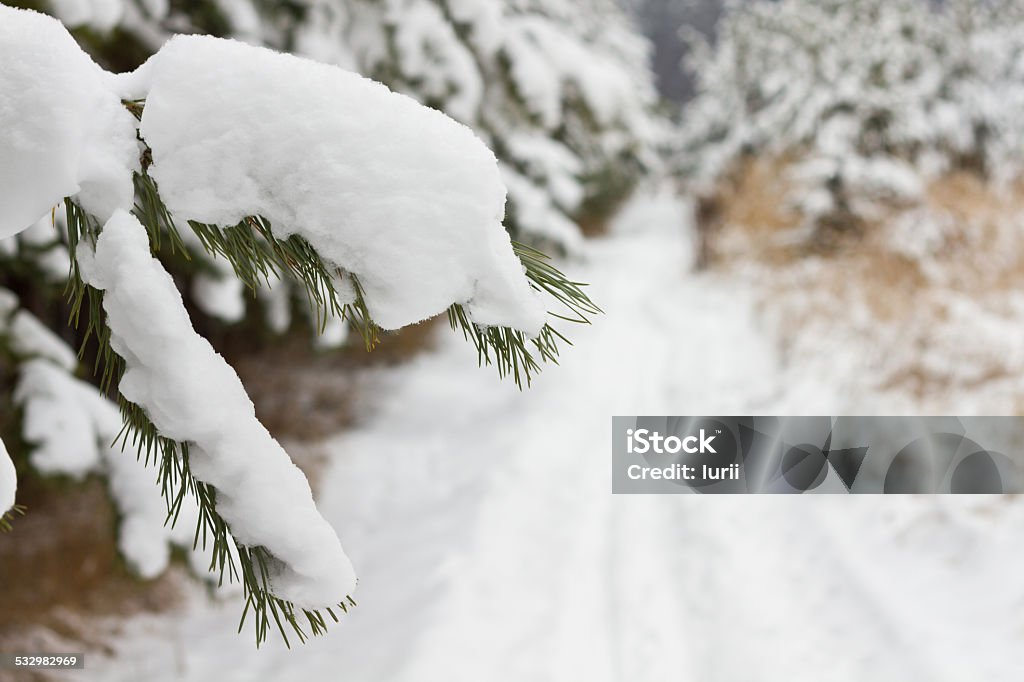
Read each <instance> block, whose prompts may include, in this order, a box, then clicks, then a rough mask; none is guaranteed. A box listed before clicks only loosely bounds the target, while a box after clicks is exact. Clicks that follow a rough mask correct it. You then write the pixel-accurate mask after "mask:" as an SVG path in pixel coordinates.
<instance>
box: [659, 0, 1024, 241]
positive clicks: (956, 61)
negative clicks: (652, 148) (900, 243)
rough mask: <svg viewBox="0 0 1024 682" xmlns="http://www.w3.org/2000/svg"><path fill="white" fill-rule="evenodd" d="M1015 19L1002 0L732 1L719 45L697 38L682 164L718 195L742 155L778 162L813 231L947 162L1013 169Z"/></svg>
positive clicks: (861, 213) (883, 203)
mask: <svg viewBox="0 0 1024 682" xmlns="http://www.w3.org/2000/svg"><path fill="white" fill-rule="evenodd" d="M1022 26H1024V23H1022V21H1021V10H1020V9H1019V7H1018V5H1017V3H1007V2H993V3H975V2H949V3H941V4H936V3H929V2H926V1H925V0H897V1H891V0H854V1H851V2H841V1H839V0H835V1H833V0H782V1H780V2H767V1H763V0H759V1H757V2H750V3H732V4H731V5H730V6H729V8H728V11H727V13H726V15H725V17H724V18H723V20H722V22H721V23H720V25H719V30H718V39H717V42H716V43H715V44H714V45H711V44H709V43H708V42H707V41H705V40H703V39H702V38H700V37H695V38H694V39H693V40H694V44H695V46H694V54H693V59H692V62H691V68H692V69H693V71H694V73H695V74H696V77H697V78H698V95H697V98H696V99H695V101H694V102H693V103H692V104H691V106H690V107H689V109H688V111H687V116H686V121H685V125H684V135H683V139H682V143H681V145H680V148H679V154H678V159H679V162H678V167H679V168H680V169H681V173H682V175H683V176H684V177H685V178H686V180H687V182H688V183H689V184H690V186H691V187H692V188H693V189H694V190H695V191H696V192H697V193H698V194H702V195H704V196H713V195H714V194H715V193H716V192H717V191H718V189H719V188H720V187H721V186H722V185H723V184H727V183H728V178H729V177H730V175H731V174H732V173H734V172H735V171H736V169H737V168H738V166H739V165H741V164H742V163H743V161H744V159H749V158H752V157H761V158H766V157H767V158H775V159H783V160H784V161H785V165H786V167H787V170H788V177H787V179H788V181H789V182H790V184H791V185H792V187H793V191H792V194H791V196H788V197H785V198H784V199H785V200H786V202H788V203H789V204H792V205H793V207H794V208H795V209H796V210H797V211H798V212H799V213H800V214H801V215H803V216H804V218H805V220H806V228H807V229H806V230H805V233H806V234H807V235H810V237H811V238H812V240H814V241H815V242H821V241H822V240H826V241H827V240H828V238H829V235H830V234H832V233H835V232H837V231H838V232H844V231H845V232H857V231H860V230H862V229H863V228H864V227H865V226H866V225H867V224H868V223H871V222H872V221H874V220H876V219H877V217H878V216H879V215H880V212H884V210H885V208H886V207H888V206H893V205H895V206H899V205H907V204H910V205H912V204H914V203H915V202H918V201H920V200H921V197H922V194H923V191H924V187H925V185H926V183H927V182H928V181H929V180H931V179H934V178H936V177H938V176H940V175H942V174H945V173H949V172H951V171H954V170H963V171H966V172H971V173H976V174H978V175H980V176H982V177H984V178H986V179H989V180H992V181H993V182H996V183H999V182H1005V181H1006V180H1009V179H1012V178H1015V177H1017V176H1019V174H1020V172H1021V170H1022V169H1021V167H1020V163H1019V160H1018V159H1019V154H1018V153H1017V152H1016V151H1014V150H1017V149H1019V148H1020V144H1021V142H1022V140H1024V138H1022V133H1024V126H1022V125H1021V123H1020V117H1019V115H1017V112H1018V111H1019V101H1020V100H1021V97H1022V93H1024V91H1022V89H1021V85H1020V83H1021V79H1020V75H1021V73H1020V64H1021V61H1020V55H1021V54H1022V53H1024V52H1022V50H1024V40H1022V35H1024V33H1022ZM992 93H999V96H998V97H994V96H993V94H992Z"/></svg>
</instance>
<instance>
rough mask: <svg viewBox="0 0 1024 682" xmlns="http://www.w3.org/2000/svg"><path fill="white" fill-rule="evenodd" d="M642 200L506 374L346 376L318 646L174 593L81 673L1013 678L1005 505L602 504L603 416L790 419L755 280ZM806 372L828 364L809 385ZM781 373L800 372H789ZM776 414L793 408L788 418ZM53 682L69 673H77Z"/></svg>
mask: <svg viewBox="0 0 1024 682" xmlns="http://www.w3.org/2000/svg"><path fill="white" fill-rule="evenodd" d="M683 228H684V219H683V214H682V212H681V209H680V207H679V206H678V205H676V204H674V203H672V202H668V201H664V200H654V199H648V200H647V201H646V202H641V203H639V204H637V205H635V206H634V207H633V208H632V209H631V210H630V211H629V212H627V214H626V215H625V216H624V217H623V219H622V220H620V224H619V226H618V229H617V230H616V232H615V233H614V234H613V235H612V236H611V237H608V238H606V239H604V240H600V241H596V242H593V243H592V244H590V245H589V246H588V251H589V258H588V263H587V265H586V266H583V267H581V268H580V271H579V272H577V271H574V272H573V273H572V274H573V275H574V276H578V277H579V278H581V279H583V280H586V281H591V282H593V284H594V286H593V295H594V297H595V300H597V301H598V303H599V305H601V306H602V308H604V310H605V312H606V315H605V316H604V317H603V318H601V319H599V320H598V321H597V324H595V325H594V326H593V327H591V328H587V329H571V330H569V331H570V332H571V333H572V334H571V336H572V338H573V339H574V340H576V347H575V348H571V349H567V351H566V354H565V360H564V363H563V364H562V366H560V367H557V368H551V369H549V370H548V371H546V372H545V373H544V374H543V375H542V376H541V377H540V379H539V380H538V381H537V382H536V384H535V385H534V387H533V388H532V389H530V390H529V391H525V392H523V393H520V392H519V391H517V390H516V389H515V387H514V386H513V385H512V384H511V382H500V383H499V382H498V380H497V378H496V377H495V376H493V372H492V371H491V370H488V369H483V370H478V369H477V368H476V366H475V355H474V352H473V350H472V348H471V347H468V346H467V344H465V343H463V342H462V341H461V339H458V338H454V337H453V336H452V335H450V334H444V333H442V334H441V335H440V341H439V346H438V348H437V350H436V351H434V352H431V353H428V354H425V355H423V356H420V357H419V358H417V359H416V360H414V361H412V362H411V363H410V364H407V365H405V366H402V367H400V368H396V369H386V370H374V371H373V372H372V373H370V374H368V375H367V377H366V378H365V381H364V382H363V383H364V386H365V387H366V390H365V391H364V393H366V394H371V395H373V396H374V397H373V398H370V399H368V400H367V401H364V404H363V406H362V408H361V409H362V415H363V419H362V420H361V422H360V423H361V425H360V426H359V427H358V428H356V429H355V430H353V431H350V432H347V433H345V434H343V435H340V436H338V437H337V438H336V439H334V440H332V441H331V442H329V443H328V444H327V445H326V447H327V448H328V450H329V451H330V452H331V453H332V455H333V456H334V457H333V460H332V463H331V464H330V466H329V467H328V468H327V470H326V472H325V474H324V476H323V477H322V479H321V481H320V483H319V486H318V488H319V491H320V500H319V504H320V509H321V511H322V512H323V513H324V514H325V516H326V517H327V518H328V520H329V521H330V522H331V523H332V524H334V526H335V528H336V529H337V530H338V532H339V534H340V536H341V538H342V540H343V542H344V543H345V546H346V549H347V550H348V551H349V553H350V555H351V557H352V559H353V561H354V562H355V564H356V567H357V570H358V571H359V574H360V576H361V582H360V587H359V591H358V593H357V595H356V597H357V600H358V601H359V607H358V608H357V609H355V611H354V612H353V614H352V615H351V616H350V617H349V618H348V619H347V620H346V621H345V622H344V624H343V625H342V626H340V627H336V628H334V629H333V630H332V632H331V633H330V635H329V636H328V637H326V638H323V639H320V640H317V641H313V642H310V643H308V644H306V645H304V646H302V647H299V648H298V649H295V650H292V651H290V652H289V651H285V649H284V648H283V647H282V646H278V645H277V644H276V643H274V642H272V643H271V644H270V645H268V646H265V647H264V649H263V650H261V651H259V652H256V651H254V650H253V643H252V637H251V636H250V635H249V634H248V633H246V634H243V635H236V634H235V627H236V625H237V617H238V613H239V603H238V602H237V600H234V599H227V600H225V601H224V602H223V603H219V604H210V603H208V602H207V601H206V600H205V598H203V597H202V595H200V594H199V589H198V588H197V589H196V595H195V596H194V598H193V599H192V600H190V602H191V606H190V608H189V609H188V611H187V612H186V613H185V614H183V615H180V616H175V617H160V618H143V619H138V620H137V622H134V623H133V627H132V628H130V629H128V632H129V633H130V634H126V639H125V640H124V642H123V643H122V644H121V652H120V655H119V656H118V657H117V658H116V659H113V660H109V661H105V662H102V663H101V662H96V663H95V664H90V668H92V670H91V671H90V670H87V671H85V672H86V675H92V676H95V677H94V678H95V679H124V680H137V679H165V678H166V679H187V680H197V681H200V680H201V681H207V680H218V681H219V682H227V681H229V680H292V679H308V680H352V681H353V682H373V681H377V680H386V681H392V680H393V681H400V680H401V681H411V682H442V681H443V682H454V681H466V682H483V681H491V680H495V681H497V680H510V681H516V682H519V681H527V680H529V681H531V682H533V681H537V682H540V681H546V680H553V681H559V682H563V681H564V682H575V681H582V680H586V681H587V682H603V681H605V680H628V681H630V682H644V681H652V682H660V681H664V680H695V681H699V682H709V681H715V680H722V681H723V682H733V681H737V680H754V679H756V680H770V681H774V680H786V681H787V682H788V681H792V680H815V681H817V680H842V681H846V680H849V681H851V682H854V681H855V682H863V681H864V680H869V679H871V680H882V681H885V680H893V681H895V680H938V681H944V680H950V681H955V680H978V679H984V680H1004V679H1005V680H1011V679H1013V680H1016V679H1020V667H1019V663H1020V661H1021V651H1022V649H1024V580H1022V579H1021V576H1022V575H1024V551H1021V546H1024V509H1022V505H1020V504H1017V503H1009V502H1006V501H1004V500H999V499H994V498H974V499H971V500H966V499H962V500H954V499H952V498H921V499H916V498H899V497H886V498H883V497H874V496H864V497H831V498H829V497H800V498H786V499H780V498H768V497H763V498H756V497H730V496H722V497H704V496H612V495H611V493H610V490H611V484H610V444H609V433H610V426H611V423H610V417H611V415H614V414H745V413H752V412H753V413H757V412H772V411H773V410H775V409H778V407H777V406H778V405H779V404H781V401H783V399H784V401H785V403H786V404H787V405H798V406H802V411H803V412H805V413H819V414H822V413H829V412H830V411H831V409H832V408H833V407H835V406H832V405H827V404H821V403H820V402H815V403H814V404H803V403H801V402H800V401H801V397H800V396H799V395H793V394H792V391H791V390H790V391H789V392H787V389H786V388H785V387H786V386H791V385H793V382H790V381H788V377H790V376H791V375H792V373H793V372H794V371H797V372H798V371H799V368H794V367H783V366H782V364H781V362H780V360H779V357H778V355H777V353H776V351H775V348H774V345H773V343H772V341H771V337H770V335H769V334H766V333H765V332H764V331H763V330H760V329H759V328H758V323H757V315H756V314H755V311H754V306H755V301H756V298H757V297H756V296H755V292H752V291H750V290H749V289H745V288H744V287H743V285H740V284H737V283H735V282H730V281H729V280H726V279H723V278H721V277H720V276H716V275H707V274H706V275H700V276H695V275H693V274H692V273H690V272H689V268H688V263H689V260H690V254H691V249H690V246H689V243H688V241H687V239H686V233H685V230H684V229H683ZM826 379H827V378H826ZM796 383H797V384H799V383H800V382H796ZM790 411H792V410H790ZM74 679H76V680H81V679H88V678H87V677H83V676H76V677H75V678H74Z"/></svg>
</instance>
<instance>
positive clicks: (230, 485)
mask: <svg viewBox="0 0 1024 682" xmlns="http://www.w3.org/2000/svg"><path fill="white" fill-rule="evenodd" d="M79 261H80V265H81V267H82V272H83V276H84V277H85V278H86V279H87V281H88V282H89V284H91V285H92V286H94V287H96V288H98V289H101V290H103V291H104V292H105V295H104V300H103V307H104V310H105V311H106V313H107V319H108V323H109V326H110V330H111V346H112V348H113V349H114V351H115V352H117V353H118V354H119V355H120V356H122V357H123V358H124V360H125V363H126V366H127V367H126V371H125V374H124V376H123V378H122V380H121V383H120V386H119V390H120V391H121V394H122V395H123V396H124V397H125V398H126V399H128V400H130V401H132V402H133V403H135V404H137V405H140V406H142V407H143V408H144V409H145V410H146V412H147V415H148V416H149V418H150V419H151V420H152V422H153V423H154V424H155V425H156V427H157V429H158V430H159V431H160V433H161V434H163V435H164V436H166V437H168V438H171V439H174V440H179V441H184V442H188V443H189V444H190V451H189V452H190V460H189V463H190V466H191V469H192V473H193V474H194V475H195V476H196V478H197V479H199V480H201V481H204V482H206V483H208V484H210V485H212V486H214V487H215V488H216V489H217V491H218V497H217V502H218V505H217V510H218V512H219V513H220V514H221V516H222V517H223V518H224V520H225V521H226V522H227V523H228V525H229V526H230V528H231V530H232V533H233V535H234V536H235V538H236V539H237V540H238V541H239V542H240V543H242V544H243V545H246V546H262V547H265V548H266V549H267V550H268V551H269V552H270V554H271V555H273V556H274V557H275V558H276V559H277V560H278V561H277V562H274V566H273V567H271V568H270V569H269V570H270V571H271V575H270V576H268V577H269V578H270V580H271V584H272V591H273V593H274V594H275V595H277V596H279V597H281V598H283V599H286V600H288V601H291V602H293V603H295V604H296V605H297V606H300V607H306V608H320V607H324V606H330V605H332V604H337V603H339V602H341V601H342V600H343V599H344V598H345V596H346V595H349V594H351V593H352V592H353V591H354V589H355V574H354V572H353V570H352V565H351V563H350V562H349V560H348V557H347V556H345V553H344V551H343V550H342V548H341V544H340V542H339V541H338V538H337V536H336V535H335V533H334V530H333V529H332V528H331V526H330V525H328V523H327V522H326V521H324V519H323V517H321V516H320V514H319V513H318V512H317V510H316V506H315V505H314V503H313V496H312V493H311V491H310V489H309V484H308V483H307V481H306V478H305V476H303V474H302V472H301V471H299V469H298V468H297V467H296V466H295V465H294V464H293V463H292V461H291V460H290V459H289V457H288V455H287V454H286V453H285V451H284V450H283V449H282V448H281V446H280V445H279V444H278V442H277V441H276V440H274V439H273V438H272V437H271V435H270V434H269V433H268V432H267V430H266V429H265V428H264V427H263V425H262V424H260V423H259V421H258V420H257V419H256V416H255V410H254V408H253V405H252V402H251V401H250V400H249V398H248V396H247V395H246V393H245V389H244V388H243V386H242V383H241V381H240V380H239V379H238V375H237V374H235V372H234V370H232V369H231V367H230V366H229V365H228V364H227V362H225V361H224V359H223V358H222V357H221V356H220V355H218V354H217V353H216V352H215V351H214V350H213V348H212V347H211V346H210V344H209V343H208V342H207V341H206V340H205V339H203V338H202V337H201V336H199V335H198V334H196V332H195V331H194V330H193V328H192V325H191V322H190V321H189V318H188V313H187V312H186V311H185V308H184V305H183V303H182V300H181V295H180V293H179V292H178V290H177V288H176V287H175V285H174V282H173V280H172V279H171V277H170V275H169V274H167V272H166V271H165V270H164V269H163V268H162V266H161V265H160V264H159V262H158V261H157V260H156V259H154V258H153V257H152V255H150V250H149V241H148V237H147V234H146V231H145V228H143V227H142V225H141V224H140V223H139V222H138V221H137V220H136V219H135V218H134V217H133V216H131V215H130V214H128V213H125V212H118V213H116V214H115V215H114V216H113V218H111V220H110V221H108V222H107V224H106V225H105V226H104V228H103V231H102V233H101V234H100V237H99V239H98V241H97V244H96V250H95V253H92V254H90V253H87V252H85V251H84V249H83V250H80V252H79Z"/></svg>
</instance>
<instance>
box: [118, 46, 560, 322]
mask: <svg viewBox="0 0 1024 682" xmlns="http://www.w3.org/2000/svg"><path fill="white" fill-rule="evenodd" d="M122 87H123V88H125V89H128V90H130V89H137V88H140V89H142V90H148V97H147V100H146V108H145V113H144V114H143V118H142V124H141V128H140V129H141V133H142V136H143V138H144V139H145V140H146V142H147V143H148V144H149V145H150V147H152V150H153V166H152V167H151V168H150V173H151V174H152V175H153V177H154V178H155V179H156V181H157V183H158V184H159V186H160V193H161V196H162V197H163V198H164V200H165V201H166V203H167V205H168V207H169V208H170V209H171V211H172V212H173V213H174V214H175V215H176V216H178V217H179V218H181V219H190V220H198V221H201V222H207V223H217V224H221V225H233V224H235V223H237V222H239V221H240V220H242V219H243V218H244V217H246V216H249V215H260V216H263V217H264V218H266V219H268V220H269V221H270V222H271V223H272V225H273V229H274V232H275V234H276V235H278V236H280V237H287V236H289V235H293V234H298V235H300V236H302V237H304V238H305V239H306V240H308V241H309V242H310V243H311V244H312V245H313V246H314V247H315V248H316V249H317V251H318V252H319V253H320V255H321V256H322V257H324V258H325V259H326V260H328V261H329V262H332V263H333V264H335V265H337V266H339V267H341V268H343V269H344V270H346V271H347V272H350V273H352V274H354V275H356V276H357V277H358V278H359V281H360V283H361V284H362V286H363V289H364V292H365V298H366V302H367V305H368V307H369V309H370V313H371V315H372V316H373V318H374V320H375V321H376V322H377V323H378V324H380V325H381V326H383V327H384V328H387V329H395V328H398V327H402V326H405V325H407V324H411V323H414V322H418V321H420V320H423V319H426V318H427V317H431V316H434V315H436V314H438V313H441V312H444V311H445V310H446V309H447V308H448V307H449V306H450V305H451V304H452V303H464V304H466V306H467V309H468V311H469V313H470V315H471V317H472V318H473V320H474V321H475V322H477V323H478V324H483V325H501V326H511V327H515V328H517V329H520V330H522V331H525V332H528V333H529V334H531V335H535V334H537V333H538V332H539V331H540V329H541V327H542V326H543V324H544V318H545V310H544V307H543V305H542V304H541V302H540V300H539V299H538V297H537V296H536V295H535V293H534V292H533V290H532V289H531V288H530V286H529V283H528V282H527V280H526V279H525V277H524V275H523V268H522V265H521V264H520V263H519V261H518V259H517V258H516V257H515V255H514V253H513V252H512V248H511V243H510V240H509V236H508V234H507V232H506V231H505V229H504V227H503V226H502V222H501V221H502V218H503V216H504V206H505V188H504V185H503V184H502V182H501V177H500V175H499V172H498V167H497V161H496V159H495V158H494V155H493V153H491V151H490V150H489V149H487V147H486V146H485V145H484V144H483V143H482V142H481V141H480V140H479V139H478V138H476V137H475V136H474V134H473V132H472V131H471V130H470V129H469V128H467V127H465V126H463V125H461V124H458V123H456V122H455V121H453V120H452V119H450V118H448V117H447V116H445V115H443V114H441V113H439V112H437V111H434V110H431V109H427V108H425V107H423V106H421V105H419V104H418V103H416V102H415V101H414V100H412V99H411V98H409V97H406V96H404V95H399V94H396V93H393V92H391V91H390V90H388V89H387V88H386V87H385V86H383V85H381V84H379V83H376V82H374V81H371V80H368V79H366V78H363V77H362V76H359V75H357V74H354V73H351V72H347V71H344V70H342V69H340V68H337V67H334V66H328V65H325V64H319V63H315V62H312V61H309V60H306V59H302V58H299V57H295V56H292V55H286V54H281V53H277V52H273V51H271V50H267V49H264V48H257V47H252V46H249V45H245V44H243V43H240V42H236V41H230V40H221V39H216V38H210V37H201V36H177V37H175V38H172V39H171V40H170V41H168V43H167V44H166V45H165V46H164V47H163V48H162V49H161V50H160V52H159V53H157V55H155V56H154V57H153V58H152V59H151V60H150V61H149V62H147V64H145V65H144V66H143V67H141V68H140V70H139V71H138V72H136V73H135V74H132V75H130V76H128V77H126V78H124V79H123V80H122Z"/></svg>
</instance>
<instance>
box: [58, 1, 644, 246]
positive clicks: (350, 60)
mask: <svg viewBox="0 0 1024 682" xmlns="http://www.w3.org/2000/svg"><path fill="white" fill-rule="evenodd" d="M47 6H48V8H49V9H50V11H52V12H53V13H54V14H55V15H56V16H57V17H58V18H60V19H62V20H63V21H64V22H65V24H66V25H68V26H69V27H79V26H85V27H89V28H92V29H94V31H93V32H90V33H89V34H88V36H87V37H86V40H87V41H89V42H90V43H91V44H92V45H93V46H95V47H96V48H98V49H97V52H99V53H103V54H108V55H109V54H110V53H111V52H114V53H116V52H117V48H118V46H117V45H112V44H111V41H110V40H108V39H106V36H108V35H111V34H110V33H109V31H110V30H111V29H112V28H114V27H117V28H118V29H119V33H118V34H117V35H118V36H119V40H125V39H126V38H127V37H130V38H131V39H133V40H134V42H135V43H137V44H136V45H134V47H135V49H141V50H143V51H147V50H148V51H151V52H152V51H156V50H157V49H158V48H159V47H160V46H161V45H162V44H163V43H164V41H165V40H166V39H167V38H168V36H169V33H168V32H169V30H171V29H169V28H168V27H174V28H173V30H174V31H177V32H183V33H210V34H214V35H218V36H220V37H233V38H237V39H239V40H242V41H244V42H246V43H250V44H254V45H265V46H268V47H272V48H275V49H279V50H284V51H288V52H291V53H294V54H298V55H301V56H304V57H309V58H311V59H315V60H317V61H321V62H324V63H329V64H336V65H340V66H342V67H343V68H346V69H350V70H352V71H356V72H359V73H361V74H363V75H366V76H368V77H370V78H373V79H375V80H378V81H381V82H383V83H386V84H387V85H388V86H389V87H391V88H392V89H394V90H396V91H398V92H402V93H405V94H407V95H409V96H411V97H413V98H414V99H416V100H417V101H419V102H421V103H423V104H426V105H427V106H430V107H433V108H436V109H439V110H441V111H443V112H445V113H447V114H448V115H449V116H451V117H452V118H454V119H456V120H458V121H460V122H462V123H465V124H466V125H468V126H470V127H471V128H472V129H473V130H474V131H475V132H476V133H477V134H478V135H479V136H480V137H481V138H482V139H483V140H484V141H485V142H486V143H487V144H488V146H490V147H491V148H492V149H493V150H494V151H495V153H496V154H497V156H498V158H499V159H501V161H502V164H501V172H502V175H503V177H504V178H505V180H506V185H507V186H508V190H509V197H508V201H509V210H508V215H507V218H506V224H507V225H508V226H509V228H510V230H511V231H512V233H513V234H514V235H515V236H516V238H517V239H520V240H521V241H529V242H531V243H534V244H539V245H541V246H544V247H547V246H548V245H554V246H557V247H558V248H561V249H565V250H569V251H572V250H574V249H575V248H576V246H577V245H578V244H579V243H580V234H579V227H578V226H577V224H576V220H578V219H579V220H587V219H593V218H594V217H595V216H596V215H597V214H599V213H610V211H606V210H605V209H607V206H606V205H605V204H607V203H608V202H612V203H614V201H616V200H620V199H622V198H624V196H625V194H626V193H627V192H628V191H629V189H630V188H631V187H632V186H633V184H634V183H635V182H636V180H637V178H638V176H639V175H640V174H642V173H643V172H644V171H645V170H646V169H650V168H651V167H653V166H654V165H656V163H657V160H656V155H655V153H654V148H655V146H656V145H657V144H659V143H660V141H661V139H662V136H663V134H664V132H663V130H662V125H661V123H660V122H659V119H658V117H657V116H656V115H655V114H654V105H655V103H656V97H655V92H654V87H653V79H652V75H651V73H650V71H649V67H648V64H647V61H648V60H647V57H648V49H649V48H648V45H647V42H646V41H645V40H644V39H643V38H642V37H641V36H640V35H639V33H638V32H637V31H636V29H635V28H634V27H633V26H632V25H631V23H630V21H629V19H628V18H627V17H626V16H625V15H624V13H623V12H622V10H621V9H620V8H619V6H618V5H617V3H616V2H615V1H614V0H374V1H372V2H371V1H368V0H332V1H330V2H310V3H288V4H281V3H266V2H260V0H236V1H234V2H230V3H226V2H216V1H215V0H200V1H199V2H193V3H189V4H188V5H184V6H183V5H179V4H177V3H161V2H150V1H148V0H53V1H52V2H50V3H48V5H47Z"/></svg>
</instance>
